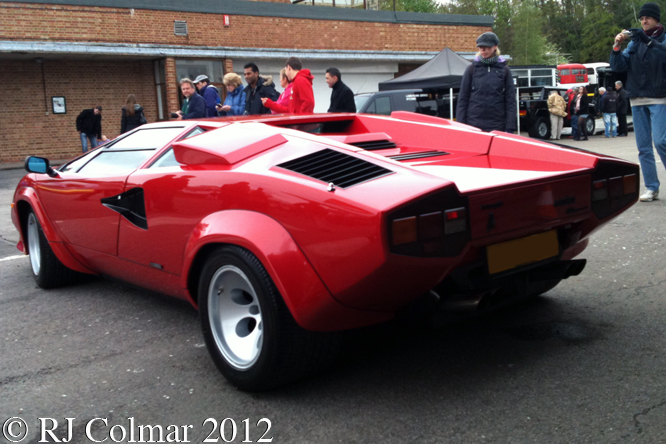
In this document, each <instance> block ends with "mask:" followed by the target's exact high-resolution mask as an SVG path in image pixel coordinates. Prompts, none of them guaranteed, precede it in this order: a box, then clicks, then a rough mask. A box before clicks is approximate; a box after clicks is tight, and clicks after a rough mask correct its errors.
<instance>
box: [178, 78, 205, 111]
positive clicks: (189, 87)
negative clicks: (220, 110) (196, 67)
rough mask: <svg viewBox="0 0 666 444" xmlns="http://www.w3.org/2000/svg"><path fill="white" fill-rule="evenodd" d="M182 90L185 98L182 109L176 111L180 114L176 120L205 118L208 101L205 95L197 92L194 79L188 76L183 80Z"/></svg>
mask: <svg viewBox="0 0 666 444" xmlns="http://www.w3.org/2000/svg"><path fill="white" fill-rule="evenodd" d="M180 90H181V91H182V93H183V95H184V96H185V99H184V100H183V107H182V108H181V109H180V111H176V112H175V114H177V115H178V117H177V118H176V120H189V119H203V118H204V117H206V102H205V101H204V99H203V97H201V96H200V95H199V94H197V90H196V88H195V87H194V83H193V82H192V80H190V79H188V78H185V79H183V80H181V81H180Z"/></svg>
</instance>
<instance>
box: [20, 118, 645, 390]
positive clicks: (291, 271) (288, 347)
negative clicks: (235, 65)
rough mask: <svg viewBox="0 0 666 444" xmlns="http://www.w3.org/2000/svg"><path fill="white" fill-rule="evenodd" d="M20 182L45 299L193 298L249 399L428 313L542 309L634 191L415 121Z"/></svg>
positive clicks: (513, 139)
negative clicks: (131, 289) (79, 280)
mask: <svg viewBox="0 0 666 444" xmlns="http://www.w3.org/2000/svg"><path fill="white" fill-rule="evenodd" d="M26 169H27V170H28V171H29V172H30V174H28V175H26V176H25V177H24V178H23V179H22V180H21V182H20V183H19V185H18V188H17V189H16V193H15V196H14V201H13V205H12V219H13V221H14V224H15V225H16V227H17V229H18V230H19V232H20V233H21V240H20V242H19V244H18V248H19V250H21V251H23V252H25V253H26V254H29V255H30V263H31V267H32V271H33V273H34V277H35V280H36V281H37V284H38V285H39V286H40V287H43V288H50V287H54V286H58V285H63V284H65V283H68V282H71V281H72V279H75V278H76V277H77V276H80V273H88V274H96V275H100V276H110V277H113V278H116V279H121V280H124V281H127V282H130V283H132V284H135V285H139V286H142V287H145V288H149V289H152V290H156V291H159V292H162V293H164V294H167V295H171V296H175V297H178V298H183V299H187V300H188V301H190V302H191V303H192V304H193V305H194V306H195V307H198V308H199V310H200V313H201V322H202V328H203V334H204V337H205V340H206V344H207V346H208V349H209V351H210V354H211V356H212V358H213V360H214V361H215V363H216V365H217V366H218V368H219V369H220V371H221V372H222V374H223V375H224V376H225V377H226V378H227V379H228V380H229V381H230V382H231V383H233V384H235V385H236V386H238V387H240V388H242V389H245V390H263V389H267V388H271V387H275V386H277V385H281V384H284V383H286V382H288V381H291V380H294V379H296V378H299V377H301V376H303V375H305V374H308V373H310V372H312V371H313V370H315V369H317V368H320V367H322V366H323V365H325V363H326V362H327V361H329V360H330V357H331V356H332V355H333V351H334V349H335V348H336V346H337V344H338V338H339V334H337V333H336V332H338V331H341V330H346V329H352V328H356V327H361V326H366V325H370V324H374V323H379V322H383V321H386V320H389V319H391V318H393V317H394V316H396V314H398V313H400V312H401V311H402V310H406V309H408V308H410V307H411V306H412V304H416V303H417V302H418V301H420V300H422V299H428V300H430V301H431V302H432V301H436V302H437V303H438V304H441V305H442V306H443V307H446V308H451V309H458V310H459V309H464V308H479V307H481V306H485V305H488V306H491V305H497V304H500V303H504V302H506V301H513V300H516V299H519V298H523V297H527V296H531V295H537V294H541V293H543V292H545V291H548V290H549V289H551V288H553V287H554V286H555V285H557V283H558V282H560V281H561V280H562V279H565V278H567V277H569V276H573V275H577V274H578V273H580V272H581V271H582V269H583V268H584V266H585V260H584V259H574V258H575V257H576V256H578V255H579V254H580V253H581V252H582V251H583V250H584V249H585V247H586V246H587V244H588V239H589V237H590V236H591V235H592V233H594V232H595V231H596V230H598V229H599V228H600V227H601V226H602V225H604V224H605V223H607V222H609V221H610V220H611V219H613V218H614V217H616V216H617V215H618V214H620V213H621V212H623V211H625V210H626V209H627V208H628V207H630V206H631V205H632V204H634V203H635V202H636V200H637V198H638V188H639V180H638V173H639V170H638V166H637V165H635V164H633V163H630V162H627V161H624V160H620V159H615V158H611V157H606V156H602V155H597V154H594V153H591V152H586V151H581V150H574V149H571V148H567V147H562V146H556V145H552V144H548V143H544V142H536V141H534V140H531V139H527V138H523V137H520V136H515V135H511V134H506V133H501V132H496V133H484V132H481V131H479V130H477V129H475V128H471V127H468V126H465V125H461V124H456V123H453V122H450V121H448V120H443V119H439V118H435V117H430V116H424V115H420V114H412V113H406V112H395V113H393V114H392V115H391V117H387V116H377V115H360V114H359V115H356V114H328V115H307V116H280V115H278V116H265V117H262V116H254V117H251V118H249V117H240V118H230V119H207V120H200V121H184V122H183V121H179V122H160V123H154V124H148V125H144V126H141V127H139V128H138V129H136V130H134V131H133V132H130V133H127V134H124V135H122V136H121V137H119V138H117V139H116V140H114V141H112V142H110V143H107V144H106V145H104V146H103V147H101V148H98V149H96V150H94V151H91V152H88V153H85V154H83V155H82V156H80V157H78V158H76V159H74V160H72V161H70V162H68V163H66V164H64V165H62V166H60V167H59V168H57V169H53V168H52V167H50V166H49V162H48V160H47V159H44V158H39V157H29V158H28V159H26ZM439 308H441V307H438V309H439Z"/></svg>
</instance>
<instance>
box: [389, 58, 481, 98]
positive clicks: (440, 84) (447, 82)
mask: <svg viewBox="0 0 666 444" xmlns="http://www.w3.org/2000/svg"><path fill="white" fill-rule="evenodd" d="M471 63H472V62H470V61H469V60H466V59H464V58H463V57H461V56H459V55H458V54H456V53H455V52H453V51H452V50H451V49H450V48H444V49H443V50H442V51H441V52H440V53H439V54H437V55H436V56H435V57H433V58H432V59H430V60H429V61H428V62H426V63H425V64H423V65H422V66H419V67H418V68H416V69H415V70H414V71H411V72H409V73H407V74H405V75H404V76H400V77H397V78H395V79H392V80H386V81H385V82H380V83H379V90H380V91H388V90H394V89H424V90H425V89H450V88H459V87H460V82H461V80H462V75H463V73H464V72H465V68H467V67H468V66H469V65H470V64H471Z"/></svg>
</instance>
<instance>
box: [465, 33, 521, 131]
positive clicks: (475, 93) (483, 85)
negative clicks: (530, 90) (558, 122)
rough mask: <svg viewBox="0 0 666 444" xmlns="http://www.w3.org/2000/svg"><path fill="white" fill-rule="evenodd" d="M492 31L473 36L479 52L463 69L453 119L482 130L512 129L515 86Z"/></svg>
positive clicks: (515, 126) (513, 129)
mask: <svg viewBox="0 0 666 444" xmlns="http://www.w3.org/2000/svg"><path fill="white" fill-rule="evenodd" d="M499 43H500V41H499V38H498V37H497V35H495V34H494V33H492V32H485V33H483V34H481V35H480V36H479V38H478V39H476V46H477V47H478V48H479V52H478V54H477V55H476V58H475V59H474V61H473V62H472V64H471V65H470V66H468V67H467V69H465V72H464V74H463V78H462V82H461V84H460V94H459V95H458V107H457V109H456V119H457V121H458V122H461V123H466V124H468V125H472V126H475V127H477V128H480V129H482V130H483V131H495V130H497V131H506V132H508V133H514V132H516V128H517V124H516V119H517V117H516V88H515V86H514V84H513V79H512V77H511V70H510V69H509V67H508V66H507V64H506V60H505V59H504V57H502V56H501V55H500V51H499V49H498V45H499Z"/></svg>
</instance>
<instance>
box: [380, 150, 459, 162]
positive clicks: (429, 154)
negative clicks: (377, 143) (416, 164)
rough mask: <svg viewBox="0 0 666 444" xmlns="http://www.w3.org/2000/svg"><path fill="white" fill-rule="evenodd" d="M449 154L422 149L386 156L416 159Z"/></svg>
mask: <svg viewBox="0 0 666 444" xmlns="http://www.w3.org/2000/svg"><path fill="white" fill-rule="evenodd" d="M447 154H449V153H447V152H444V151H421V152H418V153H408V154H396V155H395V156H386V157H388V158H389V159H393V160H414V159H423V158H424V157H437V156H446V155H447Z"/></svg>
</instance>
